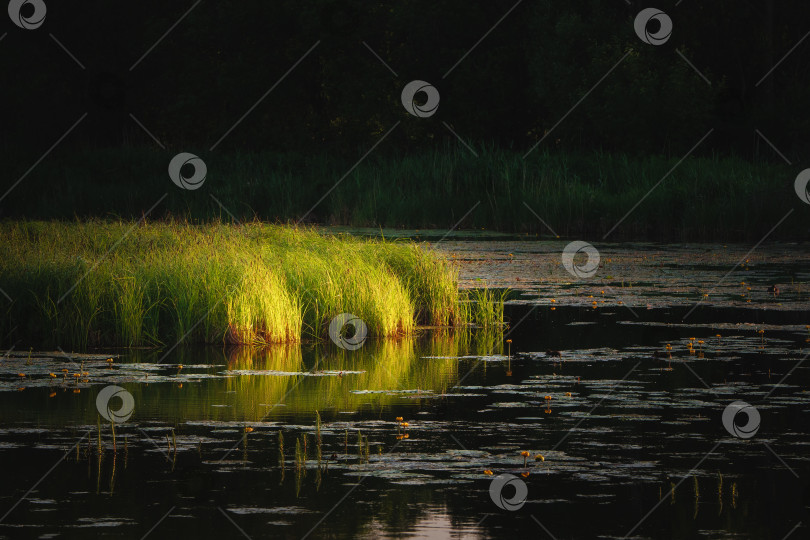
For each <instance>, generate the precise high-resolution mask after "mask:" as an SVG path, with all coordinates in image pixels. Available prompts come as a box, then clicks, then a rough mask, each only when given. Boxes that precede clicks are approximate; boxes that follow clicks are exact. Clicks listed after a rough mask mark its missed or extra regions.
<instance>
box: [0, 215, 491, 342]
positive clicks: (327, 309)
mask: <svg viewBox="0 0 810 540" xmlns="http://www.w3.org/2000/svg"><path fill="white" fill-rule="evenodd" d="M0 284H1V285H0V286H2V288H3V290H4V291H5V292H6V293H7V294H8V295H9V297H11V299H12V301H11V302H10V303H8V304H6V306H5V308H4V309H3V311H2V312H0V336H7V335H8V334H9V332H11V330H12V329H14V328H15V327H16V330H15V331H14V334H13V337H14V339H15V340H19V339H22V340H24V341H28V342H31V343H36V344H39V345H41V344H45V345H60V346H71V347H74V348H86V347H88V346H94V345H123V346H142V345H147V346H150V345H152V346H154V345H165V344H170V345H171V344H174V343H176V342H178V341H181V340H182V341H183V342H185V343H200V342H202V343H222V342H225V343H233V344H254V345H264V344H271V343H291V342H293V343H294V342H298V341H301V340H304V339H326V338H327V337H328V336H327V329H328V326H329V322H330V321H331V319H332V318H333V317H335V316H336V315H338V314H340V313H344V312H348V313H353V314H354V315H357V316H358V317H360V318H361V319H363V320H364V321H365V323H366V325H367V326H368V329H369V334H370V335H371V336H388V337H391V336H402V335H408V334H411V333H413V332H414V330H415V329H416V327H417V325H439V326H464V325H469V324H478V325H482V326H488V325H494V324H497V323H499V322H500V321H501V320H502V318H503V317H502V312H503V309H502V302H501V305H500V308H498V307H497V306H498V304H497V302H494V303H492V302H489V301H490V300H491V298H490V297H489V296H487V295H489V294H490V293H487V292H477V293H472V294H474V295H477V296H476V298H475V300H477V302H473V303H472V304H471V303H470V302H469V301H468V300H469V298H468V295H469V294H470V293H467V292H460V291H459V289H458V275H457V272H456V269H455V268H454V267H453V266H452V264H451V263H450V262H448V261H446V260H444V259H442V258H441V257H440V256H438V255H436V254H435V253H432V252H429V251H427V250H426V249H424V248H422V247H420V246H418V245H416V244H414V243H411V242H403V241H386V240H383V239H379V240H376V239H375V240H362V239H357V238H354V237H351V236H343V235H341V236H335V235H323V234H318V233H316V232H314V231H312V230H309V229H295V228H291V227H284V226H274V225H265V224H261V223H251V224H247V225H243V226H232V225H224V224H220V223H214V224H207V225H189V224H186V223H177V222H160V223H155V224H138V225H135V224H132V223H129V222H118V223H109V222H100V221H93V222H75V223H62V222H6V223H2V224H0ZM482 302H483V303H482ZM487 302H489V303H487ZM490 303H492V305H493V306H494V311H493V308H492V307H491V306H490ZM475 306H477V307H475ZM499 314H500V315H499Z"/></svg>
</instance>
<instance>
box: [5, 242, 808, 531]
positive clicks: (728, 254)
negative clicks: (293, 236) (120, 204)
mask: <svg viewBox="0 0 810 540" xmlns="http://www.w3.org/2000/svg"><path fill="white" fill-rule="evenodd" d="M564 245H565V243H561V242H556V243H551V242H549V243H540V242H529V241H518V240H513V239H507V240H501V241H498V242H480V241H475V242H471V241H464V240H459V239H454V240H452V241H451V240H446V241H443V242H441V244H440V249H443V250H446V251H448V252H450V253H452V254H453V256H454V257H455V258H456V259H457V260H459V261H460V262H461V263H462V267H461V268H462V271H461V277H462V280H463V284H464V285H465V286H475V285H476V284H480V282H481V281H485V282H486V283H487V284H488V285H490V286H495V287H511V288H513V289H514V290H515V291H514V292H513V294H512V297H511V298H512V300H511V301H510V302H509V305H508V307H507V315H508V318H509V319H510V320H511V327H510V329H508V330H507V331H506V332H504V333H501V334H499V333H492V332H489V333H487V332H481V331H479V332H472V333H464V332H455V333H449V332H446V331H434V330H425V331H423V332H422V333H420V335H418V336H415V337H414V338H409V339H402V340H399V341H393V340H371V339H370V340H368V341H366V343H365V344H364V346H363V347H362V348H360V349H359V350H356V351H344V350H341V349H339V348H338V347H336V346H334V345H333V344H332V343H327V344H318V345H316V344H304V345H302V346H279V347H272V348H267V349H262V350H248V349H231V350H221V349H218V348H204V349H195V348H184V347H178V348H176V349H174V350H173V351H171V352H170V354H168V356H165V352H164V351H151V350H135V351H102V352H100V353H99V354H93V355H76V354H72V353H70V352H67V353H65V354H63V353H61V352H59V351H55V352H31V353H29V352H28V351H22V352H21V351H18V350H14V351H12V352H11V353H8V354H6V355H5V356H4V358H3V359H2V360H1V361H0V463H2V477H0V478H2V481H1V482H0V485H1V486H2V487H0V518H1V519H0V537H3V538H18V537H19V538H86V537H91V536H93V537H96V536H98V537H130V538H141V537H144V535H147V538H188V537H200V538H209V537H217V538H239V537H248V538H303V537H308V538H351V537H358V536H360V537H369V538H376V537H406V538H446V537H453V538H523V537H527V538H557V539H564V538H622V537H626V536H628V537H635V538H676V539H687V538H707V539H708V538H711V539H714V538H752V539H754V538H774V539H782V538H786V537H788V538H797V539H798V538H807V537H808V524H810V515H808V514H809V512H808V510H810V490H809V489H808V478H810V391H808V383H810V370H809V369H808V368H810V362H805V361H804V359H805V358H806V355H807V354H808V352H810V341H808V340H810V329H808V327H807V326H806V325H808V324H810V311H808V306H810V303H808V295H809V294H810V284H808V281H810V275H809V274H808V271H809V270H810V265H809V264H808V262H810V256H808V254H807V253H808V251H807V249H806V246H796V245H791V246H775V247H767V248H765V247H763V248H760V249H758V250H757V251H756V252H755V254H751V255H749V256H748V257H746V252H747V251H748V250H749V249H750V247H747V246H691V247H690V246H654V245H636V246H630V247H628V246H626V245H624V246H621V248H619V247H616V248H615V249H611V248H609V247H608V248H602V247H600V252H601V257H602V261H603V263H602V267H601V268H600V269H599V272H598V273H597V275H596V276H594V277H593V278H590V279H584V280H578V279H576V278H574V277H572V276H571V275H569V274H567V273H566V272H565V270H564V269H563V268H562V266H561V264H560V257H559V253H560V251H561V249H562V247H563V246H564ZM741 259H742V261H743V262H742V264H740V265H739V266H738V267H736V268H735V269H734V271H733V272H732V273H730V274H728V276H726V277H725V278H724V275H726V274H727V273H728V272H729V271H730V270H732V267H734V265H735V263H737V262H738V261H740V260H741ZM745 259H748V260H747V261H746V260H745ZM721 279H723V281H722V282H720V280H721ZM718 282H719V283H718ZM775 283H778V284H779V288H780V294H779V296H774V295H773V294H772V293H769V292H768V291H767V288H768V287H769V286H771V285H773V284H775ZM707 293H708V294H709V296H708V297H705V296H704V295H705V294H707ZM698 301H700V302H701V303H700V304H699V305H698V307H697V308H696V309H694V310H693V309H692V308H693V307H694V306H695V304H696V303H697V302H698ZM693 338H694V339H693ZM506 339H509V340H511V343H507V342H506ZM668 345H669V348H668V347H667V346H668ZM690 345H691V347H690ZM164 356H165V357H164ZM670 356H671V358H670ZM109 358H113V361H112V362H109V361H108V359H109ZM158 362H159V363H158ZM181 366H182V367H181ZM20 374H23V375H24V377H23V376H20ZM51 374H53V376H52V375H51ZM75 374H78V377H75V376H74V375H75ZM109 385H118V386H121V387H123V388H124V389H126V391H127V392H129V393H130V394H131V395H132V398H133V404H134V408H133V410H132V415H131V417H129V418H128V419H126V421H123V422H120V423H117V424H115V426H114V428H115V440H114V442H113V437H112V427H113V425H112V423H111V422H109V421H107V420H104V419H100V415H99V409H98V408H97V403H96V402H97V398H98V395H99V392H100V391H101V390H102V389H104V388H106V387H108V386H109ZM735 401H744V402H747V403H748V404H750V405H751V406H752V408H753V410H755V411H756V412H757V413H758V414H759V417H760V419H759V422H758V424H757V425H758V429H757V430H756V432H755V434H753V436H751V437H748V438H745V437H747V434H745V433H743V436H738V435H739V434H740V431H739V430H738V431H737V432H736V435H735V434H734V433H735V430H734V425H733V424H732V425H729V426H728V429H727V427H726V426H724V423H723V420H722V415H723V412H724V410H725V409H726V407H727V406H728V405H729V404H731V403H732V402H735ZM111 404H112V406H113V409H116V408H117V407H118V406H119V405H120V400H119V398H113V400H112V401H111ZM751 410H752V409H749V412H750V411H751ZM315 411H318V412H319V414H320V418H321V426H320V439H321V463H320V468H319V466H318V459H317V448H318V443H317V440H318V433H317V428H316V413H315ZM752 414H753V413H752ZM741 415H742V418H740V417H739V416H738V418H737V424H736V425H737V426H738V428H739V427H740V426H742V425H743V424H746V423H747V422H746V420H747V419H748V416H746V414H745V413H741ZM397 417H402V418H403V421H405V422H407V423H408V426H407V427H403V426H400V422H398V421H397V420H396V418H397ZM743 427H744V426H743ZM279 432H281V433H282V434H283V438H284V458H285V461H284V467H283V470H282V467H281V466H280V451H279V450H280V448H279V447H280V444H279ZM358 434H359V435H360V441H361V442H360V444H358ZM304 440H306V447H307V450H306V453H307V460H306V463H305V466H303V467H300V468H298V469H297V468H296V460H295V453H296V443H297V442H298V444H299V446H301V451H303V445H304ZM366 449H367V450H366ZM522 451H527V452H529V456H528V458H527V463H526V466H524V457H522V456H521V452H522ZM366 452H367V454H366ZM538 455H542V458H540V457H536V456H538ZM485 471H491V472H492V475H491V476H490V475H488V474H486V473H485ZM502 474H511V475H514V477H515V478H514V479H513V480H512V481H511V482H510V483H509V484H508V485H506V486H505V487H504V488H503V490H502V492H501V495H502V496H504V497H505V498H506V499H507V500H508V499H510V498H512V496H513V494H514V493H515V489H516V488H518V489H519V488H520V487H521V486H520V485H519V484H520V483H522V484H524V485H525V487H526V497H525V504H523V505H522V507H520V508H518V509H514V510H509V509H502V508H499V506H498V505H497V504H496V502H495V501H496V500H497V501H498V502H500V501H501V498H500V497H497V492H496V493H495V495H496V497H495V499H493V497H492V493H491V491H493V486H494V485H496V484H493V479H495V478H497V477H498V476H499V475H502Z"/></svg>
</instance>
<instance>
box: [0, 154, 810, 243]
mask: <svg viewBox="0 0 810 540" xmlns="http://www.w3.org/2000/svg"><path fill="white" fill-rule="evenodd" d="M471 144H472V146H471V147H470V148H471V149H472V151H471V150H468V149H467V148H464V147H463V146H461V145H458V144H439V143H437V145H436V146H435V147H434V148H427V149H424V150H413V151H410V152H407V153H405V152H402V151H398V150H396V149H395V148H390V149H389V148H386V147H381V148H380V149H379V150H376V151H375V152H373V153H372V154H370V155H369V156H368V157H367V158H366V159H364V160H362V161H361V162H360V163H359V164H357V166H356V168H353V165H355V164H356V163H357V159H358V158H359V157H360V156H362V155H363V154H364V153H365V152H366V151H367V150H368V149H367V148H360V149H358V150H357V152H356V153H352V152H343V153H337V152H334V153H329V152H327V151H321V152H318V153H312V154H307V153H302V152H289V153H282V152H272V151H256V152H249V151H248V152H224V153H201V154H200V158H201V159H202V160H203V161H204V162H205V163H206V166H207V170H208V175H207V177H206V180H205V183H204V185H203V186H202V187H201V188H200V189H197V190H195V191H183V190H180V189H179V188H177V187H176V186H174V184H172V182H171V181H170V179H169V178H168V175H167V172H166V168H167V166H168V163H169V161H170V160H171V158H172V157H173V156H174V155H175V154H176V153H177V152H178V151H180V150H183V149H182V148H172V149H169V150H166V151H162V150H160V149H158V148H150V147H141V146H125V147H121V148H107V149H103V148H92V149H86V150H81V149H74V150H69V149H67V148H65V149H61V148H60V149H58V150H57V151H56V152H54V154H53V155H51V156H49V158H48V159H47V160H45V161H43V162H42V164H40V165H39V166H38V167H37V168H36V170H35V171H33V172H32V174H31V175H30V177H28V178H26V180H25V182H22V183H21V184H20V185H19V186H17V187H16V188H15V189H14V191H13V192H12V193H11V194H10V195H9V197H7V199H6V201H5V203H6V204H5V205H4V207H3V208H2V214H0V218H3V219H46V220H50V219H61V220H74V219H77V218H78V219H81V220H86V219H94V218H103V219H110V218H112V219H123V220H133V221H134V220H138V219H140V218H141V217H142V216H143V213H144V212H146V211H147V209H149V208H152V207H154V209H153V211H152V212H151V213H150V214H149V216H148V217H149V219H150V220H176V221H191V222H210V221H223V222H231V217H232V216H233V217H235V218H236V219H238V220H240V221H242V222H248V221H253V220H256V219H258V220H261V221H264V222H274V223H296V222H298V221H299V220H300V219H302V218H303V219H304V222H305V223H308V224H321V225H328V226H335V225H340V226H349V227H373V228H386V229H389V228H392V229H403V228H406V229H449V228H451V227H453V226H458V227H460V228H461V229H475V230H481V229H486V230H490V231H501V232H508V233H520V234H523V233H526V234H532V235H534V234H537V235H539V236H540V237H550V238H554V237H555V236H556V235H560V236H561V237H563V238H566V237H567V238H580V239H597V238H603V237H604V235H605V234H606V233H608V232H609V231H612V232H610V235H609V236H608V237H607V240H608V241H611V242H616V241H628V240H634V241H666V242H684V241H700V242H719V241H724V242H725V241H728V242H731V241H745V242H749V241H750V242H756V241H759V240H760V239H761V238H762V237H763V235H765V233H766V232H768V231H769V230H770V229H771V228H772V227H773V226H774V225H775V224H776V223H777V222H778V221H779V220H780V219H781V218H782V217H783V216H784V215H785V212H786V211H787V210H788V209H790V208H794V207H796V208H798V207H800V206H802V205H803V203H802V202H801V201H799V200H798V199H797V197H796V193H795V190H794V187H793V184H794V180H795V178H796V175H797V174H798V172H799V170H800V169H801V167H791V166H787V165H785V164H783V163H775V164H774V163H767V162H764V161H760V162H751V161H748V160H744V159H742V158H739V157H733V156H732V157H721V156H697V155H695V156H690V157H688V158H686V159H683V160H682V158H683V153H684V152H685V151H686V148H684V149H682V150H681V149H676V148H673V149H671V150H669V151H668V152H667V154H666V155H644V156H640V155H632V154H620V153H610V152H602V151H590V152H584V151H582V152H573V151H566V150H562V149H559V148H554V147H551V148H549V147H548V145H545V146H540V147H538V148H537V149H536V150H534V151H533V152H531V153H530V154H529V155H528V156H526V157H525V159H524V154H525V153H526V152H525V150H524V151H518V150H514V149H503V148H499V147H496V146H494V145H483V144H476V143H471ZM549 144H552V143H550V142H549ZM473 151H474V152H475V154H473ZM2 154H3V155H5V156H6V157H7V158H8V159H7V160H6V161H8V162H9V163H19V168H18V169H17V170H14V171H11V172H10V174H9V176H15V175H22V174H23V173H24V172H25V168H26V167H28V166H29V163H28V161H27V160H26V159H20V157H19V156H20V155H21V154H24V152H23V153H21V152H12V150H11V149H10V148H5V149H4V150H3V151H2ZM35 159H36V156H31V161H33V160H35ZM349 170H351V173H350V174H349V175H348V176H346V177H345V178H343V180H342V181H341V182H339V183H338V180H339V179H341V178H342V177H343V176H344V175H345V173H346V171H349ZM11 173H14V174H11ZM336 183H337V185H336ZM43 186H47V189H43ZM332 188H334V190H332ZM327 192H329V196H328V197H327V198H326V199H324V200H323V201H322V202H321V203H320V204H318V205H316V206H315V208H314V209H313V204H314V203H315V202H316V201H318V199H319V198H321V196H322V195H323V194H324V193H327ZM166 193H168V196H167V197H165V199H161V197H162V196H163V195H164V194H166ZM158 201H160V202H159V204H157V205H156V202H158ZM220 203H221V206H220ZM636 205H637V206H636ZM631 209H632V212H630V210H631ZM628 212H629V213H628ZM462 217H463V218H464V219H463V221H462V222H461V223H460V225H459V221H460V220H461V218H462ZM538 217H539V219H538ZM620 220H621V224H620V226H618V227H615V229H614V226H615V225H617V224H618V223H620ZM544 222H545V223H546V224H548V227H547V226H546V225H544ZM808 230H810V214H808V213H807V212H793V214H792V215H791V216H789V217H788V219H787V220H785V222H784V223H782V224H781V225H780V226H779V227H778V228H777V229H776V230H774V231H773V233H772V234H771V235H770V237H769V238H770V239H771V240H804V239H806V237H807V231H808ZM551 231H554V234H552V232H551Z"/></svg>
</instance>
